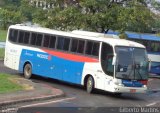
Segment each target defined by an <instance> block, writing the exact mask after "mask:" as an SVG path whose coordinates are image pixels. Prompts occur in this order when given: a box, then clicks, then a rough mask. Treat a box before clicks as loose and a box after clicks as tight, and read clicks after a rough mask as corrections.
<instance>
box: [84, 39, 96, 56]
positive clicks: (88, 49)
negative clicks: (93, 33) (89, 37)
mask: <svg viewBox="0 0 160 113" xmlns="http://www.w3.org/2000/svg"><path fill="white" fill-rule="evenodd" d="M93 45H94V42H92V41H87V46H86V52H85V53H86V54H88V55H92V50H93Z"/></svg>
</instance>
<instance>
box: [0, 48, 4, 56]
mask: <svg viewBox="0 0 160 113" xmlns="http://www.w3.org/2000/svg"><path fill="white" fill-rule="evenodd" d="M4 52H5V49H4V48H0V59H4Z"/></svg>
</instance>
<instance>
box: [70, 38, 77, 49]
mask: <svg viewBox="0 0 160 113" xmlns="http://www.w3.org/2000/svg"><path fill="white" fill-rule="evenodd" d="M77 47H78V40H77V39H72V45H71V51H72V52H76V51H77Z"/></svg>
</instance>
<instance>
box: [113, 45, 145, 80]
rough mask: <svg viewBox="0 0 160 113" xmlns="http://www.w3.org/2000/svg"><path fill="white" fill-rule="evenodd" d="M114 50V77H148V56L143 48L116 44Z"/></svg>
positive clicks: (142, 78)
mask: <svg viewBox="0 0 160 113" xmlns="http://www.w3.org/2000/svg"><path fill="white" fill-rule="evenodd" d="M115 51H116V54H117V60H116V75H115V76H116V78H121V79H128V80H146V79H148V58H147V54H146V50H145V49H143V48H136V47H122V46H117V47H116V48H115Z"/></svg>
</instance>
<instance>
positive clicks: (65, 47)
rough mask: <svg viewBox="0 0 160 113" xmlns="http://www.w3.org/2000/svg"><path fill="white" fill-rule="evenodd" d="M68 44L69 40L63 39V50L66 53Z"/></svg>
mask: <svg viewBox="0 0 160 113" xmlns="http://www.w3.org/2000/svg"><path fill="white" fill-rule="evenodd" d="M69 44H70V39H69V38H65V39H64V46H63V50H65V51H68V50H69Z"/></svg>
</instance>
